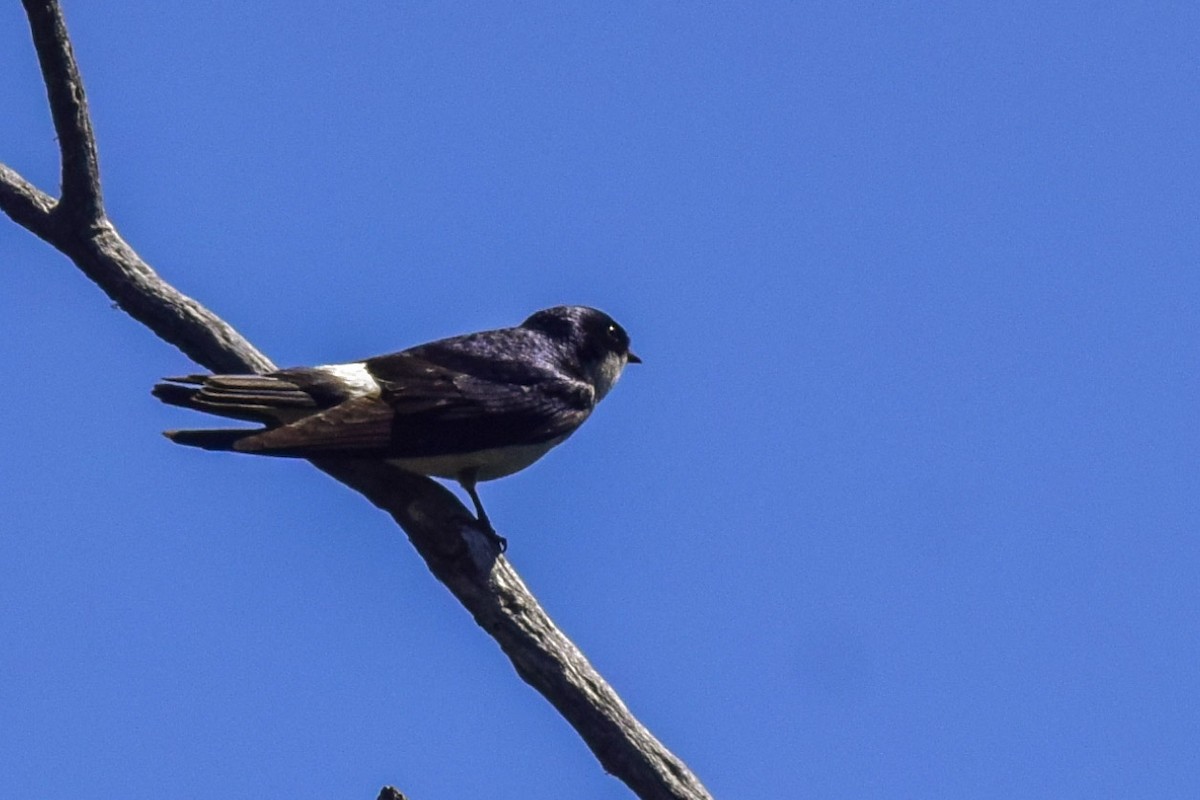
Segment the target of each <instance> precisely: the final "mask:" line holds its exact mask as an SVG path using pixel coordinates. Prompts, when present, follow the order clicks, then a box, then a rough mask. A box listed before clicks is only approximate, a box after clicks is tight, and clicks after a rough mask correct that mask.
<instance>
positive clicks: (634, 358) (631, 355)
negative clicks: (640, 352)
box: [625, 350, 642, 364]
mask: <svg viewBox="0 0 1200 800" xmlns="http://www.w3.org/2000/svg"><path fill="white" fill-rule="evenodd" d="M625 360H626V361H628V362H629V363H630V364H640V363H642V360H641V359H640V358H638V357H637V354H636V353H634V352H633V351H632V350H630V351H629V355H628V356H626V357H625Z"/></svg>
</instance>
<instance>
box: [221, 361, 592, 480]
mask: <svg viewBox="0 0 1200 800" xmlns="http://www.w3.org/2000/svg"><path fill="white" fill-rule="evenodd" d="M423 351H424V348H414V349H413V350H409V351H405V352H403V353H397V354H394V355H390V356H383V357H381V358H378V359H369V360H368V361H367V362H365V363H366V365H367V368H368V369H369V370H370V371H371V373H372V375H374V377H375V379H376V380H377V381H378V382H379V384H380V392H379V394H378V396H374V395H372V396H360V397H354V398H351V399H349V400H345V401H344V402H341V403H339V404H338V405H335V406H333V407H332V408H328V409H325V410H323V411H320V412H318V413H315V414H310V415H308V416H305V417H303V418H302V419H299V420H296V421H295V422H292V423H290V424H287V425H281V426H279V427H276V428H271V429H269V430H267V431H264V432H262V433H259V434H255V435H252V436H248V437H246V438H244V439H242V440H240V441H239V442H238V443H237V445H236V449H237V450H240V451H243V452H255V453H262V454H265V455H300V456H303V455H318V454H334V453H346V454H357V455H380V456H388V457H394V458H417V457H423V456H435V455H447V454H452V453H469V452H475V451H478V450H484V449H490V448H496V447H505V446H508V445H516V444H536V443H541V442H546V441H550V440H552V439H557V438H559V437H562V436H565V435H566V434H568V433H570V432H571V431H573V430H575V428H577V427H579V425H580V424H581V423H582V422H583V421H584V420H585V419H587V417H588V415H589V414H590V413H591V411H592V408H593V407H594V405H595V392H594V390H593V389H592V387H591V385H590V384H588V383H586V382H585V381H581V380H575V379H573V378H569V377H567V376H563V375H561V374H558V373H554V372H552V371H549V370H544V369H538V368H534V367H530V366H528V365H525V364H521V363H515V362H509V363H508V364H497V363H496V362H495V361H494V360H490V359H480V360H479V363H478V365H476V364H473V363H469V362H468V361H464V360H463V359H461V358H458V359H457V360H456V359H446V358H439V357H437V356H438V354H436V352H433V353H431V352H428V351H424V352H423ZM459 355H461V354H459ZM447 361H455V363H454V365H453V366H449V365H447V363H445V362H447ZM476 367H478V368H476Z"/></svg>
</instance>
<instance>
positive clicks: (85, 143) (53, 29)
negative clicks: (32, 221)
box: [23, 0, 104, 222]
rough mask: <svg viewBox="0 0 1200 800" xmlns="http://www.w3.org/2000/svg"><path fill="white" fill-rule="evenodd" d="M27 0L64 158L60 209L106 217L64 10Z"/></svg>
mask: <svg viewBox="0 0 1200 800" xmlns="http://www.w3.org/2000/svg"><path fill="white" fill-rule="evenodd" d="M23 5H24V6H25V14H26V15H27V16H28V17H29V30H30V32H31V33H32V34H33V46H34V49H36V50H37V55H38V63H39V64H41V67H42V77H43V78H44V79H45V82H46V97H47V98H48V99H49V101H50V114H51V116H52V117H53V118H54V131H55V133H57V134H58V149H59V153H60V155H61V158H62V200H61V201H60V203H59V210H58V212H59V213H63V214H71V215H76V214H78V215H79V217H80V218H81V219H84V220H88V221H90V222H96V221H99V220H100V219H101V217H103V216H104V200H103V198H102V197H101V194H100V161H99V158H98V157H97V156H96V138H95V136H94V135H93V134H92V120H91V116H90V115H89V114H88V108H87V98H86V97H85V96H84V93H83V79H82V78H80V76H79V67H78V66H77V65H76V64H75V52H74V50H73V49H72V47H71V40H70V38H69V37H68V36H67V26H66V23H65V22H64V21H63V16H62V9H61V8H59V5H58V3H57V2H55V0H24V2H23Z"/></svg>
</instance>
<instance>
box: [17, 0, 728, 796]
mask: <svg viewBox="0 0 1200 800" xmlns="http://www.w3.org/2000/svg"><path fill="white" fill-rule="evenodd" d="M24 5H25V9H26V13H27V15H28V17H29V23H30V29H31V31H32V34H33V40H34V45H35V47H36V49H37V52H38V59H39V61H40V62H41V67H42V73H43V76H44V79H45V82H46V90H47V96H48V98H49V102H50V107H51V111H52V113H53V116H54V126H55V129H56V130H57V132H58V139H59V146H60V154H61V158H62V184H63V196H62V199H61V200H60V201H58V202H57V203H55V201H54V199H53V198H51V197H50V196H49V195H47V194H45V193H44V192H42V191H40V190H38V189H37V188H36V187H34V186H33V185H32V184H30V183H28V182H27V181H25V180H24V179H23V178H22V177H21V176H20V175H18V174H17V173H16V172H14V171H13V170H11V169H9V168H8V167H4V166H3V165H0V209H3V211H4V212H5V213H6V214H8V216H9V217H11V218H12V219H13V220H14V221H15V222H17V223H18V224H20V225H22V226H23V227H25V228H27V229H28V230H30V231H31V232H33V233H34V234H35V235H37V236H38V237H40V238H42V239H44V240H45V241H46V242H48V243H49V244H51V245H52V246H53V247H55V248H57V249H58V250H59V251H61V252H62V253H64V254H66V255H67V256H68V257H69V258H70V259H71V260H72V261H73V262H74V263H75V264H76V266H78V267H79V268H80V269H81V270H82V271H83V272H84V274H86V275H87V276H88V277H89V278H91V279H92V280H93V281H95V282H96V283H97V284H98V285H99V286H100V287H101V288H102V289H103V290H104V291H105V292H106V293H107V294H108V296H109V297H111V298H112V299H113V300H114V301H115V302H116V303H117V305H119V306H120V307H121V308H122V309H124V310H125V311H126V312H128V313H129V314H130V316H132V317H134V318H135V319H137V320H138V321H139V322H141V323H143V324H144V325H146V327H148V328H149V329H150V330H151V331H153V332H154V333H155V334H157V335H158V336H160V337H161V338H163V339H164V340H166V341H167V342H169V343H170V344H172V345H174V346H176V347H178V348H179V349H180V350H182V351H183V352H184V353H185V354H187V355H188V357H190V358H191V359H193V360H194V361H196V362H197V363H199V364H201V365H203V366H205V367H207V368H208V369H211V370H213V371H215V372H262V371H267V370H270V369H273V365H272V364H271V362H270V360H269V359H268V358H267V357H266V356H264V355H263V354H262V353H260V352H259V351H258V350H257V349H255V348H254V346H253V345H251V344H250V343H249V342H248V341H246V340H245V339H244V338H243V337H242V336H241V335H240V334H238V333H237V331H235V330H234V329H233V328H232V327H231V326H230V325H228V324H227V323H226V322H224V321H223V320H221V319H220V318H219V317H217V316H216V315H215V314H213V313H212V312H210V311H209V310H208V309H206V308H204V307H203V306H202V305H200V304H199V303H197V302H196V301H195V300H193V299H191V298H190V297H187V296H185V295H183V294H181V293H180V292H179V291H177V290H176V289H175V288H173V287H172V286H170V285H169V284H167V283H166V282H165V281H163V280H162V278H160V277H159V276H158V274H157V273H156V272H155V271H154V270H153V269H151V268H150V266H149V265H148V264H146V262H145V261H143V260H142V259H141V257H139V256H138V255H137V253H136V252H135V251H134V250H133V248H131V247H130V246H129V245H128V244H127V243H126V242H125V241H124V239H122V238H121V236H120V235H119V234H118V233H117V231H116V229H115V228H114V227H113V226H112V224H111V223H110V222H109V220H108V219H107V218H106V216H105V214H104V205H103V202H102V199H101V192H100V179H99V168H98V159H97V156H96V147H95V141H94V138H93V136H92V129H91V122H90V119H89V117H88V112H87V104H86V101H85V99H84V93H83V83H82V80H81V79H80V76H79V70H78V68H77V67H76V64H75V59H74V55H73V53H72V49H71V44H70V40H69V38H68V35H67V31H66V27H65V25H64V23H63V18H62V13H61V10H60V8H59V5H58V3H57V2H54V0H36V1H35V0H25V2H24ZM313 463H314V465H315V466H316V467H317V468H318V469H320V470H322V471H323V472H325V473H327V474H329V475H330V476H332V477H333V478H334V479H335V480H338V481H340V482H341V483H343V484H345V485H347V486H349V487H350V488H352V489H354V490H356V491H358V492H359V493H361V494H362V495H363V496H365V497H366V498H367V499H368V500H370V501H371V502H372V503H373V504H375V505H376V506H378V507H379V508H381V509H383V510H384V511H386V512H387V513H388V514H390V515H391V516H392V518H393V519H394V520H395V521H396V522H397V523H398V524H399V525H400V527H401V528H403V529H404V531H405V532H406V533H407V535H408V537H409V539H410V541H411V542H412V543H413V546H414V547H415V548H416V550H417V552H418V553H419V554H420V555H421V557H422V558H423V559H424V560H425V563H426V565H427V566H428V567H429V569H430V571H431V572H433V574H434V575H435V576H436V577H437V578H438V579H439V580H440V581H442V583H444V584H445V585H446V587H447V588H449V589H450V591H451V592H452V593H453V594H454V596H455V597H456V598H458V600H459V601H460V602H461V603H462V604H463V606H464V607H465V608H466V609H467V611H468V612H470V614H471V616H472V617H473V618H474V619H475V621H476V622H477V623H478V624H479V626H480V627H481V628H483V629H484V630H485V631H487V633H488V634H490V635H491V636H492V637H493V638H494V639H495V640H496V642H497V643H498V644H499V645H500V648H501V649H502V650H503V651H504V653H505V655H507V656H508V658H509V659H510V660H511V661H512V664H513V666H514V668H515V669H516V671H517V674H518V675H520V677H521V678H522V679H523V680H524V681H525V682H526V683H528V684H529V685H530V686H532V687H533V688H534V689H536V690H537V691H538V692H540V693H541V694H542V695H543V696H544V697H545V698H546V699H547V700H549V701H550V703H551V704H552V705H553V706H554V707H555V708H556V709H558V711H559V712H560V713H561V714H562V715H563V717H565V718H566V720H567V721H568V722H569V723H570V724H571V725H572V726H573V727H574V728H575V730H576V731H577V732H578V733H579V735H580V736H581V737H582V738H583V740H584V741H585V742H586V743H587V745H588V747H589V748H591V750H592V752H593V753H595V755H596V757H597V758H598V759H599V761H600V763H601V764H602V765H603V766H604V768H605V770H607V771H608V772H610V773H612V774H613V775H615V776H616V777H618V778H620V779H621V780H622V781H624V782H625V783H626V784H627V785H628V786H629V788H630V789H632V790H633V791H634V793H635V794H637V795H638V797H641V798H644V799H645V800H651V799H653V800H701V799H702V798H709V797H710V796H709V794H708V792H707V791H706V790H705V788H704V787H703V786H702V785H701V784H700V782H699V781H698V780H697V779H696V777H695V776H694V775H692V773H691V772H690V771H689V770H688V768H687V767H686V766H685V765H684V764H683V762H682V761H680V760H679V759H678V758H676V757H675V756H674V755H673V754H672V753H671V752H670V751H668V750H667V749H666V748H665V747H663V746H662V744H661V743H659V742H658V740H657V739H655V738H654V737H653V736H652V735H651V734H650V732H649V731H648V730H647V729H646V728H645V726H643V725H642V724H641V723H640V722H638V720H637V719H636V718H634V716H633V715H632V714H630V713H629V710H628V709H627V708H626V707H625V705H624V704H623V703H622V702H621V700H620V698H619V697H618V696H617V694H616V692H614V691H613V690H612V688H611V687H610V686H609V685H608V684H607V683H606V682H605V681H604V679H603V678H602V677H601V676H600V674H599V673H597V672H596V670H595V669H593V667H592V666H591V664H590V663H588V661H587V659H586V658H585V657H584V655H583V653H581V652H580V651H579V649H578V648H577V647H576V646H575V645H574V644H573V643H572V642H571V641H570V640H569V639H568V638H567V637H566V636H565V635H564V634H563V633H562V632H561V631H560V630H559V629H558V628H557V627H555V625H554V623H553V622H552V621H551V620H550V618H549V616H548V615H547V614H546V612H545V611H543V610H542V608H541V606H540V605H539V604H538V602H537V600H536V599H535V598H534V597H533V595H532V594H530V592H529V590H528V588H526V586H525V584H524V582H523V581H522V580H521V578H520V576H519V575H517V573H516V571H515V570H514V569H513V568H512V566H511V565H510V564H509V563H508V561H507V560H506V559H505V558H504V557H503V556H497V555H496V553H495V551H494V550H493V549H492V546H491V544H490V543H489V541H488V540H487V539H486V537H484V536H483V534H482V533H481V532H480V531H479V530H478V529H477V528H476V523H475V520H474V518H473V517H472V516H471V515H470V513H469V512H468V511H467V510H466V508H465V507H464V506H463V505H462V504H461V503H459V502H458V500H457V498H455V496H454V495H453V494H452V493H450V492H449V491H448V490H447V489H445V488H444V487H443V486H441V485H440V484H438V483H436V482H434V481H432V480H430V479H428V478H425V477H422V476H419V475H413V474H410V473H407V472H404V471H402V470H400V469H397V468H396V467H392V466H390V465H388V464H385V463H381V462H370V461H364V460H356V459H344V458H325V459H319V460H315V461H314V462H313Z"/></svg>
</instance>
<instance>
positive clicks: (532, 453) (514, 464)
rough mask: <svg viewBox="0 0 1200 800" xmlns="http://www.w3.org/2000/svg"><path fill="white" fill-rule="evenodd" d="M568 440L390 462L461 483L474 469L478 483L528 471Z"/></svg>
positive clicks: (410, 469) (562, 438)
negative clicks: (464, 474) (553, 448)
mask: <svg viewBox="0 0 1200 800" xmlns="http://www.w3.org/2000/svg"><path fill="white" fill-rule="evenodd" d="M566 438H567V437H566V436H560V437H559V438H557V439H551V440H550V441H548V442H542V443H541V444H524V445H513V446H510V447H498V448H495V449H492V450H478V451H476V452H474V453H463V454H460V455H453V456H425V457H423V458H390V459H388V463H390V464H394V465H396V466H397V467H400V469H404V470H408V471H409V472H416V473H418V474H420V475H432V476H434V477H436V478H450V479H451V480H457V479H458V476H459V475H460V474H461V473H462V472H463V471H464V470H468V469H474V470H478V474H477V477H476V479H477V480H481V481H491V480H495V479H496V478H503V477H504V476H505V475H512V474H513V473H514V472H518V471H520V470H523V469H525V468H526V467H528V466H529V465H530V464H532V463H533V462H535V461H537V460H538V459H539V458H541V457H542V456H544V455H546V453H548V452H549V451H550V448H552V447H554V446H555V445H557V444H561V443H562V441H563V440H564V439H566Z"/></svg>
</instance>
